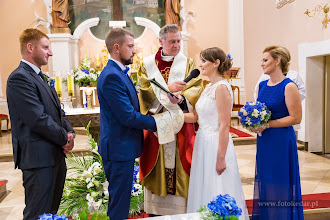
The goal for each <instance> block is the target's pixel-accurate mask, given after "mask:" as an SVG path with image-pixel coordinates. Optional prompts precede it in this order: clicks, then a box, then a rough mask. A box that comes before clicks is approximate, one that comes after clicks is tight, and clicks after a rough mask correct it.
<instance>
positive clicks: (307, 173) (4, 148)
mask: <svg viewBox="0 0 330 220" xmlns="http://www.w3.org/2000/svg"><path fill="white" fill-rule="evenodd" d="M86 147H88V138H87V136H84V135H77V138H76V140H75V149H76V150H79V149H86ZM235 149H236V154H237V159H238V166H239V171H240V174H241V179H242V185H243V190H244V193H245V198H246V199H252V198H253V184H254V171H255V152H256V146H255V145H254V144H253V145H239V146H235ZM7 153H8V154H10V153H11V136H10V134H8V133H7V134H6V133H4V135H3V137H0V154H7ZM298 155H299V165H300V176H301V185H302V194H312V193H323V192H330V159H328V158H325V157H321V156H318V155H315V154H311V153H308V152H305V151H299V152H298ZM13 167H14V165H13V162H1V163H0V179H7V180H8V183H7V189H8V190H9V193H8V195H7V197H6V198H5V199H4V200H3V201H1V202H0V219H1V220H2V219H3V220H5V219H6V220H17V219H22V212H23V208H24V191H23V187H22V180H21V179H22V174H21V171H20V170H14V169H13Z"/></svg>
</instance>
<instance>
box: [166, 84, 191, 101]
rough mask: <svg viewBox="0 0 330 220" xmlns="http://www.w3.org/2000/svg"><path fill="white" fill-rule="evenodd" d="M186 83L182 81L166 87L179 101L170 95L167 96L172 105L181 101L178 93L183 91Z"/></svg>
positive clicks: (181, 98)
mask: <svg viewBox="0 0 330 220" xmlns="http://www.w3.org/2000/svg"><path fill="white" fill-rule="evenodd" d="M186 85H187V83H185V82H184V81H175V82H173V83H171V84H170V85H168V90H169V91H170V92H172V93H173V94H174V95H175V96H177V97H178V98H180V99H177V98H176V97H174V96H172V95H171V94H169V93H168V94H167V97H168V98H169V99H170V101H171V102H172V103H173V104H178V103H181V102H182V101H183V97H182V96H181V95H180V94H179V93H178V92H179V91H181V90H183V89H184V87H186Z"/></svg>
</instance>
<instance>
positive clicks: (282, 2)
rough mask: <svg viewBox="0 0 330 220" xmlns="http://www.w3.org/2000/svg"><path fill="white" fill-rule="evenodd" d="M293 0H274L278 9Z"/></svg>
mask: <svg viewBox="0 0 330 220" xmlns="http://www.w3.org/2000/svg"><path fill="white" fill-rule="evenodd" d="M294 1H295V0H276V8H277V9H280V8H282V7H283V6H284V5H286V4H290V3H292V2H294Z"/></svg>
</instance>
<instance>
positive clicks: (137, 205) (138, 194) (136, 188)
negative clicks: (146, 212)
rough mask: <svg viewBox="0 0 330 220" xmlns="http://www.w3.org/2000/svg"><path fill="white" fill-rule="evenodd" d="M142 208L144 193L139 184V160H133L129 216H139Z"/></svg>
mask: <svg viewBox="0 0 330 220" xmlns="http://www.w3.org/2000/svg"><path fill="white" fill-rule="evenodd" d="M143 206H144V191H143V187H142V186H141V185H140V184H139V159H135V163H134V172H133V182H132V190H131V204H130V207H129V216H130V217H134V216H137V215H139V214H140V212H141V210H143Z"/></svg>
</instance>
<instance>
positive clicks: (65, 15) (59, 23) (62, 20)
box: [52, 0, 70, 33]
mask: <svg viewBox="0 0 330 220" xmlns="http://www.w3.org/2000/svg"><path fill="white" fill-rule="evenodd" d="M52 18H53V32H54V30H55V32H60V33H63V32H67V31H68V24H69V23H70V15H69V0H53V10H52ZM61 29H65V30H64V31H60V30H61ZM69 31H70V30H69Z"/></svg>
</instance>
